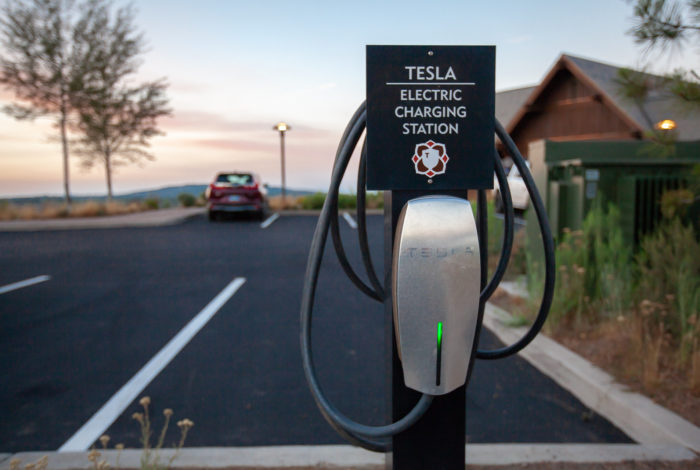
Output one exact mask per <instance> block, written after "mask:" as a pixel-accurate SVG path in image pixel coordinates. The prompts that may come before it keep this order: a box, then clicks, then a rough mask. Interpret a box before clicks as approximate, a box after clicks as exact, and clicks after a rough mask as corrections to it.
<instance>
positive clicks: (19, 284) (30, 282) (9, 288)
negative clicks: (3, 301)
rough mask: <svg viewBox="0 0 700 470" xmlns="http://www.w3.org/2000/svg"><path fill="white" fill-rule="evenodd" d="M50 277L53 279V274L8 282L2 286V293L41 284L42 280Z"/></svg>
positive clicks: (0, 291)
mask: <svg viewBox="0 0 700 470" xmlns="http://www.w3.org/2000/svg"><path fill="white" fill-rule="evenodd" d="M49 279H51V276H48V275H43V276H37V277H33V278H31V279H25V280H24V281H19V282H15V283H12V284H8V285H6V286H2V287H0V294H5V293H7V292H11V291H13V290H17V289H21V288H23V287H29V286H33V285H34V284H39V283H40V282H44V281H48V280H49Z"/></svg>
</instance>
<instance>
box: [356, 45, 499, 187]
mask: <svg viewBox="0 0 700 470" xmlns="http://www.w3.org/2000/svg"><path fill="white" fill-rule="evenodd" d="M494 77H495V48H493V47H492V46H435V47H429V46H367V155H368V157H367V165H368V171H367V175H368V179H367V187H368V189H380V190H392V189H425V190H440V189H490V188H491V187H492V186H493V177H492V171H493V161H492V158H493V154H492V152H493V131H494V123H493V113H494V107H495V91H494ZM426 142H434V143H435V144H436V145H439V146H440V147H441V148H442V151H443V152H447V153H449V159H447V158H442V155H437V154H436V153H435V151H434V150H432V149H429V148H425V149H424V150H423V151H422V152H414V149H416V148H417V147H419V146H420V145H421V144H423V143H426ZM448 160H449V163H448Z"/></svg>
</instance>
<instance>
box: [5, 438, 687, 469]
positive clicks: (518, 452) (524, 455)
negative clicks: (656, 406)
mask: <svg viewBox="0 0 700 470" xmlns="http://www.w3.org/2000/svg"><path fill="white" fill-rule="evenodd" d="M100 454H101V455H100V457H99V459H98V460H105V461H106V462H108V463H109V464H110V466H111V467H112V468H116V467H119V468H129V469H131V468H140V458H141V451H140V450H138V449H128V450H124V451H122V452H121V454H119V453H118V452H117V451H116V450H108V451H100ZM172 455H173V451H172V450H164V451H162V452H161V462H167V461H168V459H169V458H170V457H171V456H172ZM43 456H47V457H48V468H49V469H51V470H69V469H80V468H89V467H92V464H91V462H89V461H88V458H87V456H88V453H87V452H22V453H19V454H15V455H13V456H12V458H13V459H14V458H16V459H19V460H21V461H22V464H23V465H25V464H27V463H30V462H36V461H37V460H39V459H40V458H42V457H43ZM117 456H119V460H118V461H117ZM694 458H695V454H693V453H692V452H690V451H689V450H687V449H685V448H683V447H678V446H675V447H674V446H658V445H657V446H640V445H637V444H534V445H533V444H468V445H467V446H466V461H467V462H465V463H469V464H470V465H489V466H500V465H514V464H525V463H538V462H539V463H541V462H566V463H611V462H624V461H646V462H653V461H664V462H671V461H673V462H677V461H687V460H693V459H694ZM384 459H385V456H384V455H383V454H378V453H374V452H369V451H366V450H364V449H360V448H357V447H352V446H348V445H327V446H272V447H225V448H224V447H191V448H185V449H182V451H181V452H180V454H179V455H178V456H177V458H176V459H175V460H174V461H173V463H172V465H171V468H178V469H187V468H214V469H215V468H300V467H303V468H306V467H313V468H317V467H321V468H348V469H349V468H352V469H358V468H362V469H370V468H371V469H375V468H377V469H379V468H384ZM117 464H118V465H117Z"/></svg>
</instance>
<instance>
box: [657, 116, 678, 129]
mask: <svg viewBox="0 0 700 470" xmlns="http://www.w3.org/2000/svg"><path fill="white" fill-rule="evenodd" d="M654 127H656V128H657V129H659V130H661V131H672V130H673V129H675V128H676V121H673V120H671V119H664V120H663V121H659V122H657V123H656V126H654Z"/></svg>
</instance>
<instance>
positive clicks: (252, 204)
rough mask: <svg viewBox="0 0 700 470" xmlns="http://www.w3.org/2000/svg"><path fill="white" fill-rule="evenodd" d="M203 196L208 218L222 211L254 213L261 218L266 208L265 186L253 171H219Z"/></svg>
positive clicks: (212, 217)
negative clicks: (205, 201)
mask: <svg viewBox="0 0 700 470" xmlns="http://www.w3.org/2000/svg"><path fill="white" fill-rule="evenodd" d="M205 196H206V198H207V209H208V210H209V220H216V219H217V218H218V216H219V215H220V214H222V213H224V212H248V213H255V214H257V215H258V216H259V217H260V218H263V217H264V216H265V212H267V210H268V201H267V188H266V187H265V185H264V184H263V183H262V181H261V180H260V177H259V176H258V175H256V174H254V173H243V172H230V173H229V172H227V173H219V174H218V175H216V178H215V179H214V182H213V183H211V184H210V185H209V187H207V190H206V192H205Z"/></svg>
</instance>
